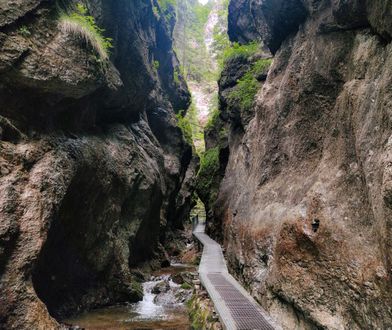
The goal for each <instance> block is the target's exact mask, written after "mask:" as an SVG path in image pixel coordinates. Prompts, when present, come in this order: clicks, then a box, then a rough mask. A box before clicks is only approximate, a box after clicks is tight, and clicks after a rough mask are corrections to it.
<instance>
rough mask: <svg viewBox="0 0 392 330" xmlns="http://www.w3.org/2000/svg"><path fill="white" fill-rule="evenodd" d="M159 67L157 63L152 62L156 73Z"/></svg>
mask: <svg viewBox="0 0 392 330" xmlns="http://www.w3.org/2000/svg"><path fill="white" fill-rule="evenodd" d="M159 65H160V63H159V61H154V62H153V67H154V69H155V70H156V71H158V69H159Z"/></svg>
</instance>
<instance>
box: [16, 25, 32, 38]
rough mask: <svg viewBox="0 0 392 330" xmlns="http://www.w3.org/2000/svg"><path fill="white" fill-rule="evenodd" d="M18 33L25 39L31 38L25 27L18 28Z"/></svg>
mask: <svg viewBox="0 0 392 330" xmlns="http://www.w3.org/2000/svg"><path fill="white" fill-rule="evenodd" d="M18 32H19V33H20V34H21V35H22V36H24V37H26V38H27V37H30V36H31V32H30V30H29V29H28V28H27V26H26V25H22V26H21V27H20V28H19V30H18Z"/></svg>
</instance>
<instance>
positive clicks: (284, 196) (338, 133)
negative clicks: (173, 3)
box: [211, 0, 392, 329]
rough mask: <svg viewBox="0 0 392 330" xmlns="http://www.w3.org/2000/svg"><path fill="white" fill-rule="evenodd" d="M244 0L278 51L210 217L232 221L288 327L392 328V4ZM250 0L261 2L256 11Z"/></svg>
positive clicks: (268, 302)
mask: <svg viewBox="0 0 392 330" xmlns="http://www.w3.org/2000/svg"><path fill="white" fill-rule="evenodd" d="M243 2H246V1H243ZM231 3H232V4H231V6H237V5H238V4H240V3H242V2H241V1H231ZM248 3H250V6H240V7H239V9H240V10H246V11H244V12H242V13H240V14H239V13H237V15H239V16H241V17H242V18H243V19H245V18H246V17H248V18H249V19H250V18H252V19H254V22H253V23H252V24H253V25H252V24H250V23H249V24H248V26H254V29H255V31H257V37H260V38H261V39H263V40H264V42H265V44H266V45H267V46H268V47H270V49H271V51H272V52H276V56H275V58H274V62H273V65H272V67H271V68H270V71H269V73H268V77H267V80H266V82H265V84H264V86H263V88H261V89H260V91H259V92H258V95H257V98H256V102H255V107H254V110H255V114H254V116H253V118H252V120H251V121H250V122H249V124H248V125H247V126H246V129H245V132H244V133H243V134H242V133H241V134H239V133H238V131H236V130H233V129H230V130H229V131H228V133H229V135H228V142H229V155H230V157H229V159H228V163H227V167H226V171H225V175H224V178H223V181H222V183H221V185H220V190H219V196H218V198H217V202H216V204H215V207H214V217H215V219H216V222H215V226H212V227H211V229H212V230H214V231H215V235H216V236H217V237H220V236H221V234H222V233H223V239H222V240H223V243H224V245H225V247H226V251H227V257H228V260H229V263H230V267H231V269H232V270H233V271H234V272H235V273H236V274H237V276H238V277H239V278H240V279H241V280H242V281H243V282H244V283H245V284H246V285H247V286H248V287H249V289H250V291H251V292H252V294H253V295H254V296H255V297H256V298H257V299H258V300H259V301H260V302H261V304H262V305H263V306H264V307H265V308H266V309H267V310H268V311H269V312H270V313H271V315H272V316H274V317H276V319H277V320H279V321H280V322H281V323H282V325H283V326H284V327H285V328H286V329H315V328H320V329H388V328H390V327H392V310H391V306H392V301H391V297H392V253H391V251H392V250H391V242H392V229H391V228H392V226H391V219H392V213H391V212H392V211H391V210H392V208H391V196H392V194H391V186H392V184H391V178H392V177H391V161H392V160H391V155H392V153H391V141H392V135H391V128H392V117H391V109H392V103H391V100H392V90H391V88H390V86H391V83H392V81H391V77H392V71H391V70H392V69H391V68H392V45H391V43H390V40H391V31H390V22H391V21H392V20H391V18H392V13H391V11H390V6H389V5H388V2H387V1H361V0H358V1H356V0H353V1H333V2H330V1H310V0H309V1H286V2H285V3H286V5H288V6H294V8H292V10H286V9H285V8H284V7H279V3H281V2H279V1H272V0H271V1H268V0H265V1H248ZM282 3H283V1H282ZM252 4H254V6H255V7H257V10H258V14H255V13H254V12H253V13H251V14H249V12H247V10H249V8H253V7H252ZM256 4H259V5H258V6H256ZM293 10H294V12H297V11H298V12H299V13H301V15H299V16H295V17H298V19H295V20H294V21H293V19H294V18H295V17H293V16H291V12H292V11H293ZM299 18H301V19H299ZM286 19H287V20H286ZM235 22H236V20H235V19H233V20H232V26H231V32H230V35H231V36H232V38H233V39H236V38H237V40H240V38H243V36H244V35H245V34H246V33H245V32H243V29H245V28H246V26H247V24H245V23H241V24H239V25H236V23H235ZM277 22H286V23H290V22H291V23H292V24H291V23H290V24H288V25H285V24H283V25H282V24H277ZM237 34H238V35H237ZM236 35H237V37H235V36H236ZM233 71H235V72H237V70H233ZM221 95H222V90H221ZM221 119H225V118H224V117H223V116H221ZM226 125H228V127H232V126H233V125H232V121H231V119H230V117H229V118H228V119H227V120H226Z"/></svg>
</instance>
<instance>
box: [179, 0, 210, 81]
mask: <svg viewBox="0 0 392 330" xmlns="http://www.w3.org/2000/svg"><path fill="white" fill-rule="evenodd" d="M210 12H211V4H207V5H204V6H203V5H201V4H200V3H199V2H198V1H191V0H182V1H178V3H177V24H176V28H175V31H174V41H175V45H174V46H175V50H176V53H177V55H178V58H179V60H180V63H181V65H182V67H183V73H184V77H185V78H186V79H187V80H193V81H197V82H203V83H208V82H210V81H211V80H215V75H214V74H213V72H211V70H210V67H211V65H210V61H211V60H210V57H209V54H208V52H207V49H206V46H205V43H204V31H205V25H206V23H207V20H208V16H209V14H210Z"/></svg>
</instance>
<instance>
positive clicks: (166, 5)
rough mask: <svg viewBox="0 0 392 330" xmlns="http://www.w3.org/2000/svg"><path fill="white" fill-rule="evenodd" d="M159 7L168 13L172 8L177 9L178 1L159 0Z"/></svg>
mask: <svg viewBox="0 0 392 330" xmlns="http://www.w3.org/2000/svg"><path fill="white" fill-rule="evenodd" d="M158 3H159V6H160V7H161V9H162V10H163V11H164V12H166V11H168V10H169V9H170V7H171V8H175V7H176V5H177V1H176V0H158Z"/></svg>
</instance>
